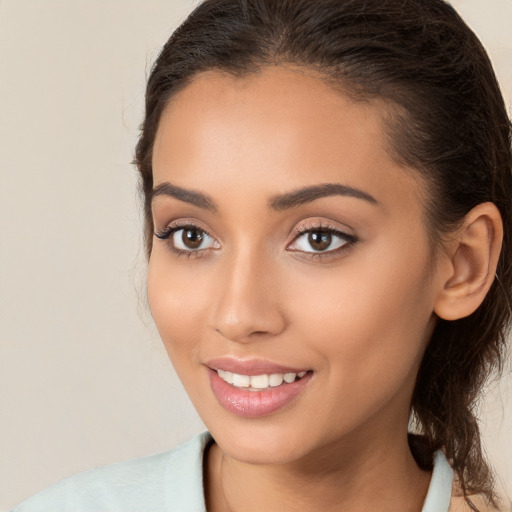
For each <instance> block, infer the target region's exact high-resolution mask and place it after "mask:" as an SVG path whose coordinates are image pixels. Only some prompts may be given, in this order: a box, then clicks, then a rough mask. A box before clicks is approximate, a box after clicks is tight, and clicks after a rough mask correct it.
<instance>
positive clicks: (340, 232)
mask: <svg viewBox="0 0 512 512" xmlns="http://www.w3.org/2000/svg"><path fill="white" fill-rule="evenodd" d="M315 231H317V232H318V231H324V232H327V233H330V234H332V235H334V236H337V237H339V238H342V239H344V240H345V241H346V243H344V244H343V245H342V246H341V247H337V248H335V249H328V250H325V251H314V250H312V251H303V250H300V249H290V246H291V245H292V244H294V243H295V242H296V241H297V240H299V239H300V238H301V237H302V236H304V235H305V234H307V233H314V232H315ZM292 237H293V239H292V241H291V242H290V244H288V246H287V250H289V251H291V252H297V253H301V254H302V257H306V258H318V257H320V258H322V257H324V258H335V257H336V256H338V255H339V254H340V253H343V252H346V251H348V250H349V249H351V248H352V247H353V246H354V245H355V244H356V243H357V242H358V241H359V238H358V237H357V236H355V235H353V234H351V233H347V231H345V230H344V229H342V228H340V227H338V226H334V225H333V224H331V223H329V222H327V223H326V221H325V220H323V221H320V220H318V221H310V223H309V224H306V225H302V226H298V227H295V228H294V230H293V232H292Z"/></svg>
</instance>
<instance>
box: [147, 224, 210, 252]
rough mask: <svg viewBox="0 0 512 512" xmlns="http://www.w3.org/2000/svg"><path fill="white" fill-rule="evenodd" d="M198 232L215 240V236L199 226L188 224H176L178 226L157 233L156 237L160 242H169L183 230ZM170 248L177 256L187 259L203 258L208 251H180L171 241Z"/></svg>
mask: <svg viewBox="0 0 512 512" xmlns="http://www.w3.org/2000/svg"><path fill="white" fill-rule="evenodd" d="M192 229H194V230H197V231H199V232H201V233H204V234H205V235H207V236H209V237H210V238H212V239H213V236H212V235H210V233H208V231H206V230H205V229H203V228H200V227H199V226H196V225H194V224H191V223H188V224H176V225H170V226H167V227H166V228H164V229H162V230H161V231H155V236H156V237H157V238H158V239H160V240H169V239H170V238H171V237H172V236H173V235H174V234H175V233H176V232H178V231H181V230H192ZM168 245H169V248H170V250H171V251H172V252H173V253H174V254H176V255H177V256H178V257H180V256H186V257H187V258H201V257H203V256H204V253H205V252H206V250H207V249H198V250H195V251H194V250H188V251H185V250H183V249H178V248H177V247H176V246H175V245H174V244H173V243H172V241H169V244H168Z"/></svg>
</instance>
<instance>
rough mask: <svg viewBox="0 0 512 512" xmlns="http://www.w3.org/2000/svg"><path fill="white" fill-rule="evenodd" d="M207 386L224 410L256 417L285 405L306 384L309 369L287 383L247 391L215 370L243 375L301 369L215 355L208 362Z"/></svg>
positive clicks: (309, 376)
mask: <svg viewBox="0 0 512 512" xmlns="http://www.w3.org/2000/svg"><path fill="white" fill-rule="evenodd" d="M206 366H208V376H209V378H210V386H211V389H212V392H213V394H214V395H215V398H217V400H218V402H219V403H220V405H221V406H222V407H224V409H226V410H227V411H229V412H231V413H233V414H235V415H237V416H242V417H246V418H256V417H260V416H267V415H269V414H272V413H274V412H276V411H278V410H279V409H281V408H283V407H284V406H286V405H288V404H289V403H290V402H291V401H292V400H294V399H295V398H296V397H297V395H299V394H300V393H301V392H302V390H303V389H304V388H305V387H306V386H307V385H308V383H309V381H310V380H311V377H312V375H313V373H312V372H308V373H307V374H306V375H305V376H304V377H302V378H301V379H299V380H296V381H295V382H292V383H290V384H287V383H283V384H282V385H281V386H276V387H270V388H268V389H265V390H263V391H249V390H247V389H244V388H237V387H235V386H232V385H231V384H228V383H227V382H226V381H224V380H223V379H221V378H220V377H219V375H218V374H217V372H216V371H215V370H217V369H222V370H226V371H230V372H234V373H239V374H242V375H260V374H263V373H266V374H272V373H300V372H301V371H306V370H302V369H296V368H290V367H285V366H282V365H278V364H274V363H271V362H268V361H263V360H251V361H237V360H234V359H217V360H212V361H209V362H208V363H207V365H206Z"/></svg>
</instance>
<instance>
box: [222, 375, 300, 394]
mask: <svg viewBox="0 0 512 512" xmlns="http://www.w3.org/2000/svg"><path fill="white" fill-rule="evenodd" d="M217 373H218V375H219V377H220V378H221V379H222V380H224V381H226V382H227V383H228V384H232V385H233V386H235V387H237V388H249V390H250V391H260V390H262V389H268V388H269V387H277V386H280V385H281V384H282V383H283V382H286V383H288V384H291V383H292V382H295V379H296V378H297V377H299V379H301V378H302V377H304V375H306V373H307V372H300V373H298V374H297V373H285V374H282V373H272V374H261V375H250V376H249V375H240V374H238V373H232V372H228V371H226V370H217Z"/></svg>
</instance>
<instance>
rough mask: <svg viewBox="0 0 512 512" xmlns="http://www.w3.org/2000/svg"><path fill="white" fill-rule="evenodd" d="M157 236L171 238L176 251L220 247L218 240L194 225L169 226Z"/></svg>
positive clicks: (186, 251)
mask: <svg viewBox="0 0 512 512" xmlns="http://www.w3.org/2000/svg"><path fill="white" fill-rule="evenodd" d="M155 236H156V237H157V238H159V239H160V240H169V244H170V246H171V250H173V251H174V252H176V253H180V254H183V253H191V252H199V251H203V250H206V249H218V248H219V244H218V242H217V241H216V240H215V239H214V238H213V237H212V236H210V235H209V234H208V233H207V232H206V231H204V229H201V228H199V227H198V226H194V225H187V226H168V227H167V228H165V229H164V230H163V231H158V232H156V233H155Z"/></svg>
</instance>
